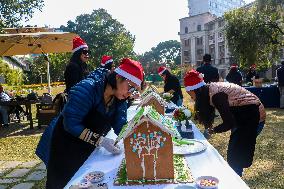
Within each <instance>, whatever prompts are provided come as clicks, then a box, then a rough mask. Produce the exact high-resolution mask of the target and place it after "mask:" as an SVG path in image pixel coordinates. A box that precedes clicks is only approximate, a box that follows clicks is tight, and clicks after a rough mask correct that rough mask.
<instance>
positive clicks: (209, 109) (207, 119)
mask: <svg viewBox="0 0 284 189" xmlns="http://www.w3.org/2000/svg"><path fill="white" fill-rule="evenodd" d="M194 92H195V95H196V100H195V111H196V118H197V120H198V121H199V123H201V124H203V125H204V126H205V128H208V127H209V126H211V125H212V124H213V122H214V118H215V108H214V107H213V106H211V105H210V97H209V86H208V85H205V86H203V87H200V88H198V89H195V90H194Z"/></svg>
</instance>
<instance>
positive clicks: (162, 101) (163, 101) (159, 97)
mask: <svg viewBox="0 0 284 189" xmlns="http://www.w3.org/2000/svg"><path fill="white" fill-rule="evenodd" d="M153 98H155V99H156V100H157V101H158V102H159V103H160V104H161V105H163V106H166V105H167V103H166V101H165V100H164V99H163V98H162V97H161V96H160V95H159V94H158V93H155V92H151V93H149V94H148V95H147V96H146V97H144V98H142V101H141V102H140V104H139V105H138V106H137V109H138V108H140V107H141V106H143V104H145V103H147V102H149V101H150V100H151V99H153Z"/></svg>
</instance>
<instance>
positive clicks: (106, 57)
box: [101, 55, 113, 66]
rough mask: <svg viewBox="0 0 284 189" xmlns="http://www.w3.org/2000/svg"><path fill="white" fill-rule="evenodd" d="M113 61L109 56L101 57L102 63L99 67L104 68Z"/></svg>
mask: <svg viewBox="0 0 284 189" xmlns="http://www.w3.org/2000/svg"><path fill="white" fill-rule="evenodd" d="M112 63H113V59H112V57H111V56H107V55H103V56H102V61H101V66H105V65H107V64H112Z"/></svg>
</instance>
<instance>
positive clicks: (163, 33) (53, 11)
mask: <svg viewBox="0 0 284 189" xmlns="http://www.w3.org/2000/svg"><path fill="white" fill-rule="evenodd" d="M245 1H246V2H247V3H249V2H252V1H253V0H245ZM98 8H104V9H106V10H107V11H108V13H110V14H111V15H112V16H113V18H115V19H117V20H118V21H119V22H121V23H122V24H124V25H125V27H126V28H127V29H128V30H129V31H130V32H131V33H132V34H134V35H135V37H136V42H135V47H134V50H135V52H137V53H143V52H145V51H148V50H150V49H151V47H153V46H156V45H157V44H158V43H159V42H162V41H166V40H170V39H176V40H179V36H178V34H177V33H178V32H179V18H182V17H186V16H187V15H188V8H187V0H80V1H78V0H76V1H75V0H45V6H44V8H43V10H42V12H39V11H38V12H36V13H35V14H34V17H33V18H32V19H31V20H30V21H28V22H27V23H24V25H27V24H30V25H38V26H45V25H47V26H49V27H59V26H60V25H66V23H67V21H68V20H75V18H76V16H78V15H80V14H86V13H91V12H92V10H94V9H98Z"/></svg>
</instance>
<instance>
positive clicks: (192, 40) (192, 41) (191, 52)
mask: <svg viewBox="0 0 284 189" xmlns="http://www.w3.org/2000/svg"><path fill="white" fill-rule="evenodd" d="M195 39H196V37H194V36H192V37H191V40H190V42H191V48H190V54H191V62H192V66H195V65H196V56H195V51H196V47H195Z"/></svg>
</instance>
